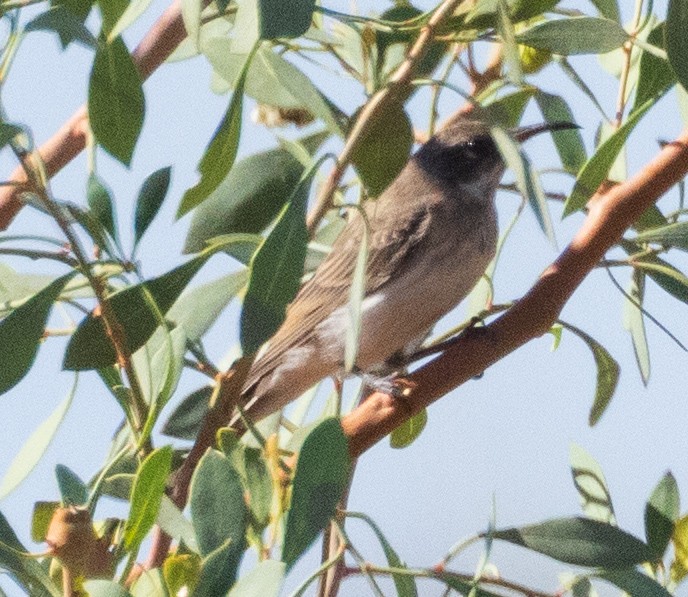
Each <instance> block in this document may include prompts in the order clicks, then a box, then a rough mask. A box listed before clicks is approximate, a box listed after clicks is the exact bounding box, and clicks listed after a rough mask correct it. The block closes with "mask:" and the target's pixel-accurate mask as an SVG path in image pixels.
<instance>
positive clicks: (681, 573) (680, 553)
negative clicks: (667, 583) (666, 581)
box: [671, 515, 688, 583]
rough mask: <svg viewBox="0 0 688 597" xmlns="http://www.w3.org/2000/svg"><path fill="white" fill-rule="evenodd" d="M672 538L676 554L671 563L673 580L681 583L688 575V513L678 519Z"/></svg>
mask: <svg viewBox="0 0 688 597" xmlns="http://www.w3.org/2000/svg"><path fill="white" fill-rule="evenodd" d="M671 540H672V542H673V544H674V554H675V555H674V561H673V562H672V563H671V580H672V581H674V582H675V583H679V582H681V581H682V580H683V579H684V578H685V577H686V576H687V575H688V515H686V516H682V517H681V518H679V519H678V520H677V521H676V524H675V526H674V534H673V535H672V537H671Z"/></svg>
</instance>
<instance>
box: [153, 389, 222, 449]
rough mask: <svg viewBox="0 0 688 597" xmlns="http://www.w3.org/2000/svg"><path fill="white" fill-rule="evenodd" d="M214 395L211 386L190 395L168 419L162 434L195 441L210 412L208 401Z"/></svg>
mask: <svg viewBox="0 0 688 597" xmlns="http://www.w3.org/2000/svg"><path fill="white" fill-rule="evenodd" d="M212 394H213V388H212V387H211V386H205V387H203V388H200V389H198V390H196V391H195V392H192V393H191V394H189V395H188V396H187V397H186V398H184V400H182V402H181V403H180V404H179V406H177V408H176V409H175V410H174V412H173V413H172V414H171V415H170V418H169V419H167V421H166V422H165V425H164V426H163V428H162V433H164V434H165V435H168V436H170V437H176V438H179V439H188V440H193V439H195V438H196V435H197V434H198V430H199V428H200V426H201V422H202V421H203V417H204V416H205V413H206V412H207V411H208V401H209V400H210V397H211V396H212Z"/></svg>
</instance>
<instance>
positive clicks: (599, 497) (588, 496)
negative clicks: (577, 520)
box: [569, 444, 616, 524]
mask: <svg viewBox="0 0 688 597" xmlns="http://www.w3.org/2000/svg"><path fill="white" fill-rule="evenodd" d="M569 460H570V462H571V474H572V476H573V484H574V485H575V486H576V491H578V496H579V497H580V502H581V507H582V508H583V512H585V515H586V516H587V517H588V518H592V519H594V520H599V521H600V522H604V523H607V524H616V517H615V516H614V506H613V505H612V496H611V494H610V493H609V488H608V487H607V480H606V479H605V478H604V472H602V467H601V466H600V465H599V464H598V462H597V461H596V460H595V459H594V458H593V457H592V456H591V455H590V454H588V452H586V451H585V450H584V449H583V448H581V447H580V446H578V445H576V444H571V448H570V450H569Z"/></svg>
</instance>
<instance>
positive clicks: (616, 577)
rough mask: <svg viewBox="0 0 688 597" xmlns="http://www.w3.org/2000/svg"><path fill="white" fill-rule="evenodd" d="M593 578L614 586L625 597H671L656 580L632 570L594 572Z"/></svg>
mask: <svg viewBox="0 0 688 597" xmlns="http://www.w3.org/2000/svg"><path fill="white" fill-rule="evenodd" d="M595 576H596V577H597V578H601V579H604V580H606V581H608V582H610V583H612V584H614V585H616V586H617V587H619V588H620V589H621V590H622V591H624V592H625V594H627V595H632V596H635V595H638V597H671V595H672V594H671V593H670V592H669V591H667V589H665V588H664V587H663V586H662V585H660V584H659V583H658V582H657V581H656V580H654V579H653V578H651V577H650V576H648V575H647V574H643V573H642V572H639V571H638V570H635V569H634V568H629V569H628V570H603V571H601V572H596V573H595Z"/></svg>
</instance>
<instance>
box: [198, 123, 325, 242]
mask: <svg viewBox="0 0 688 597" xmlns="http://www.w3.org/2000/svg"><path fill="white" fill-rule="evenodd" d="M314 137H316V135H314V136H313V137H309V138H307V139H304V140H303V142H304V144H306V146H307V147H308V145H309V143H308V141H309V140H310V139H313V138H314ZM322 140H323V135H320V136H319V139H316V141H317V142H318V143H317V144H318V145H319V142H320V141H322ZM314 145H315V143H314ZM316 147H317V146H316ZM314 150H315V148H314ZM304 170H305V168H304V167H303V165H302V164H301V163H300V162H299V161H298V160H297V159H296V158H295V157H294V156H293V155H292V154H291V153H289V152H288V151H287V150H286V149H284V148H282V147H280V148H277V149H271V150H269V151H265V152H262V153H258V154H255V155H252V156H249V157H247V158H245V159H243V160H241V161H239V162H238V163H237V164H236V165H235V166H234V168H232V170H231V171H230V172H229V175H228V176H227V178H225V179H224V180H223V181H222V182H221V183H220V185H219V186H218V188H217V189H216V190H215V191H214V192H213V193H212V194H211V195H210V196H208V198H207V199H206V200H205V201H204V202H203V203H202V204H201V205H200V206H199V207H198V208H197V209H196V210H195V211H194V214H193V219H192V220H191V226H190V227H189V233H188V235H187V237H186V243H185V246H184V252H185V253H195V252H197V251H200V250H202V249H203V248H204V247H205V246H206V243H207V242H208V241H209V240H210V239H211V238H213V237H216V236H220V235H223V234H232V233H238V232H245V233H246V232H248V233H258V232H262V231H263V229H264V228H265V227H266V226H268V225H269V224H270V222H272V221H273V220H274V219H275V218H276V217H277V215H278V214H279V213H280V211H281V210H282V208H283V207H284V204H285V203H286V202H287V201H288V200H289V197H290V196H291V195H292V194H293V193H294V191H295V190H297V189H298V190H299V192H300V193H302V194H304V193H307V192H308V188H307V187H304V186H299V181H300V180H301V176H303V173H304Z"/></svg>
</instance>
